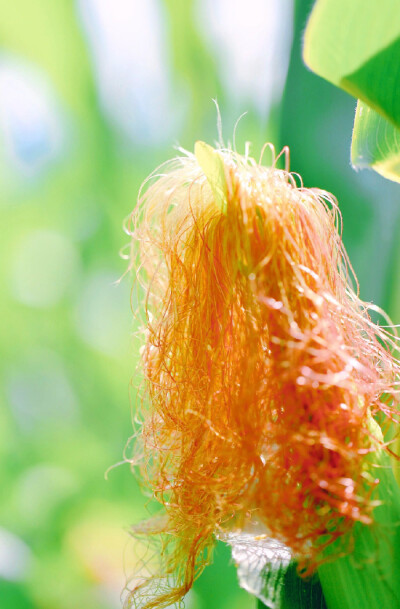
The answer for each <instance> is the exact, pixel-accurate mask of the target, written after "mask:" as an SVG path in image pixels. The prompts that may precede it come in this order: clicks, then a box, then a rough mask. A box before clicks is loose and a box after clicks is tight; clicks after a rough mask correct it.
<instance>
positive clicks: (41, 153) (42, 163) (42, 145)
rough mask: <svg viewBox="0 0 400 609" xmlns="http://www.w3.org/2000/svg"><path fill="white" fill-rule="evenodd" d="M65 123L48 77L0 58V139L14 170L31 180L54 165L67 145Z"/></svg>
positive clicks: (17, 61) (14, 59) (16, 61)
mask: <svg viewBox="0 0 400 609" xmlns="http://www.w3.org/2000/svg"><path fill="white" fill-rule="evenodd" d="M64 119H65V117H64V116H63V114H62V112H61V108H60V104H59V102H58V100H57V98H56V94H55V91H54V89H53V88H52V86H51V82H50V80H49V78H48V77H47V75H46V73H45V72H44V71H42V70H39V69H38V68H36V67H34V66H33V65H31V64H29V63H28V62H24V61H22V60H20V59H18V58H17V57H15V56H13V55H8V54H7V55H6V54H4V53H2V54H0V139H1V140H2V141H3V148H4V152H5V156H6V160H7V161H8V162H9V163H10V164H11V166H12V167H14V168H15V169H16V170H17V171H20V172H21V173H23V174H24V175H25V176H27V177H29V176H34V175H36V174H38V173H40V172H41V170H42V169H44V168H45V167H46V166H47V165H48V164H49V163H50V162H52V161H54V160H55V159H56V158H57V157H58V156H59V155H60V153H61V152H62V150H63V147H64V144H65V139H66V138H65V125H64Z"/></svg>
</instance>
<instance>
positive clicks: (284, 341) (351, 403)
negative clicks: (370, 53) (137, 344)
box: [126, 143, 399, 609]
mask: <svg viewBox="0 0 400 609" xmlns="http://www.w3.org/2000/svg"><path fill="white" fill-rule="evenodd" d="M275 161H276V159H275ZM275 161H274V162H273V164H272V166H270V167H265V166H262V165H261V164H260V163H258V162H256V161H255V160H254V159H252V158H250V157H249V156H248V154H246V155H245V156H241V155H239V154H237V153H236V152H233V151H232V150H230V149H223V148H218V149H217V150H214V149H212V148H210V147H208V146H207V145H205V144H203V143H198V144H197V146H196V154H191V153H189V152H185V151H181V156H180V157H179V158H175V159H174V160H172V161H169V162H168V163H166V164H164V165H162V166H161V168H159V169H158V170H156V172H155V173H154V174H152V175H151V176H150V178H149V179H148V180H147V181H146V183H145V184H144V186H143V187H142V191H141V193H140V195H139V200H138V204H137V206H136V208H135V210H134V211H133V213H132V216H131V217H130V219H129V221H128V223H127V230H128V232H129V234H130V235H131V236H132V247H131V256H130V267H131V268H132V269H133V270H134V271H135V273H136V276H137V282H138V284H140V286H142V287H143V288H144V293H145V297H144V306H143V307H142V310H143V311H144V312H145V322H144V328H143V330H144V336H145V339H144V346H143V347H142V352H141V361H142V369H143V375H144V381H143V388H142V390H141V408H140V426H139V429H138V431H137V434H136V435H137V437H136V440H135V442H136V449H135V453H136V454H135V456H134V457H132V459H131V460H132V463H133V464H134V465H135V467H136V465H137V464H138V463H139V465H140V472H141V476H142V479H143V481H144V484H145V486H146V487H147V488H148V489H149V490H150V492H151V494H152V495H153V496H154V497H155V498H156V499H157V500H158V501H159V502H160V503H161V504H162V506H163V508H164V511H163V513H162V515H159V516H158V517H157V518H155V519H154V520H153V521H150V522H146V523H144V524H142V525H138V526H136V527H134V535H136V536H137V537H138V538H143V537H144V538H145V539H147V540H148V544H149V545H151V544H152V543H153V544H154V552H153V554H152V555H151V556H150V558H149V559H146V560H143V563H142V567H141V569H140V570H139V572H138V574H137V575H135V577H134V578H133V579H132V582H131V587H130V593H129V595H128V599H127V601H126V605H127V606H128V607H141V608H146V609H150V608H151V607H165V606H168V605H170V604H171V603H173V602H178V603H179V602H180V599H182V598H183V596H184V595H185V594H186V593H187V592H188V591H189V590H190V588H191V586H192V584H193V581H194V579H195V578H196V577H198V576H199V574H200V573H201V571H202V570H203V568H204V566H206V565H207V564H208V563H209V562H210V560H211V557H212V550H213V547H214V545H215V541H216V537H218V536H222V537H223V535H224V534H226V533H227V532H228V531H241V530H243V529H245V528H246V526H247V523H249V522H254V521H256V522H258V523H260V525H262V526H263V527H264V528H265V531H266V532H267V535H268V537H271V538H274V539H276V540H278V541H279V542H280V543H284V544H285V545H286V546H288V547H289V548H290V550H291V551H292V553H293V556H295V557H296V560H297V561H298V562H299V565H300V567H301V568H302V569H303V572H304V573H305V574H310V573H312V572H313V571H314V570H315V569H316V568H317V567H318V565H319V564H320V563H321V561H323V551H324V548H325V547H326V546H327V545H328V544H331V543H332V542H333V541H335V540H337V539H338V538H340V537H343V536H344V534H346V533H348V532H349V531H351V529H352V527H353V525H354V523H355V522H362V523H365V524H370V523H371V522H372V521H373V513H372V512H373V509H374V507H375V505H376V501H375V500H374V494H375V489H376V488H377V485H378V484H379V480H378V479H377V472H376V470H374V468H373V467H371V458H368V459H367V458H365V456H366V455H367V454H368V453H373V452H374V451H376V450H377V448H381V449H382V450H385V451H387V452H392V449H391V444H390V443H384V441H383V439H382V436H381V434H380V433H376V425H371V420H372V419H371V417H374V418H375V419H379V421H380V422H381V423H384V422H385V421H386V423H387V424H390V425H392V426H393V423H396V413H397V402H398V386H397V382H398V381H397V379H398V377H399V362H398V360H397V359H396V358H395V357H394V355H393V352H394V351H395V348H396V342H395V341H396V337H395V336H394V335H393V334H392V333H391V332H392V331H391V330H389V329H388V326H379V325H376V324H375V323H373V322H372V320H371V318H370V315H369V308H370V307H369V305H368V304H366V303H364V302H362V301H361V300H360V298H359V296H358V284H357V280H356V278H355V276H354V273H353V271H352V268H351V265H350V263H349V260H348V256H347V254H346V251H345V249H344V246H343V243H342V237H341V215H340V212H339V209H338V205H337V202H336V199H335V198H334V197H333V196H332V195H331V194H329V193H327V192H325V191H322V190H318V189H308V188H304V187H303V185H302V182H301V178H299V176H297V175H295V174H291V173H289V172H288V171H287V170H282V169H278V168H277V167H276V165H277V163H276V162H275ZM140 289H142V288H140ZM344 538H346V539H349V536H347V537H346V536H345V537H343V539H344ZM350 539H351V534H350ZM146 543H147V542H146ZM157 544H158V545H157ZM347 546H351V542H346V548H344V551H348V550H349V547H347Z"/></svg>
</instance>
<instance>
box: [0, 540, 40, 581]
mask: <svg viewBox="0 0 400 609" xmlns="http://www.w3.org/2000/svg"><path fill="white" fill-rule="evenodd" d="M31 563H32V552H31V550H30V549H29V547H28V546H27V544H26V543H25V542H24V541H22V539H20V538H19V537H17V536H16V535H14V534H13V533H11V532H10V531H7V530H6V529H2V528H0V578H4V579H8V580H11V581H22V580H24V579H25V578H26V577H27V575H28V572H29V569H30V567H31Z"/></svg>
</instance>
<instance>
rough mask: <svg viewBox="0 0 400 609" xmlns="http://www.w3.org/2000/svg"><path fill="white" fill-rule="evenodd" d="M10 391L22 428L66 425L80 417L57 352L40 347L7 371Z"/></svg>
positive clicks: (26, 429) (8, 391)
mask: <svg viewBox="0 0 400 609" xmlns="http://www.w3.org/2000/svg"><path fill="white" fill-rule="evenodd" d="M6 392H7V397H8V400H9V402H10V404H11V410H12V413H13V415H14V417H15V419H16V420H17V422H18V424H19V426H20V427H21V429H24V430H25V431H27V432H29V431H31V430H32V429H34V428H35V427H37V428H43V426H47V425H52V426H54V425H57V424H58V425H60V424H62V425H66V424H71V423H74V422H75V421H76V419H77V411H78V405H77V399H76V396H75V393H74V390H73V388H72V386H71V383H70V381H69V379H68V376H67V373H66V370H65V368H64V365H63V363H62V361H61V360H60V358H59V357H58V355H57V353H55V352H53V351H47V350H45V349H37V350H35V351H33V352H32V353H30V354H28V355H27V356H26V357H25V358H24V359H23V360H22V361H21V363H20V366H19V367H18V368H12V369H10V370H9V371H8V373H7V374H6Z"/></svg>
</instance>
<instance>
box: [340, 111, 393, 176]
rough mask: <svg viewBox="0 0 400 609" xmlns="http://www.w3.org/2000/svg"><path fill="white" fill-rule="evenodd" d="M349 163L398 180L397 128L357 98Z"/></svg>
mask: <svg viewBox="0 0 400 609" xmlns="http://www.w3.org/2000/svg"><path fill="white" fill-rule="evenodd" d="M351 162H352V163H353V165H354V167H360V168H361V169H363V168H365V167H372V168H373V169H375V171H377V172H378V173H380V174H381V175H382V176H383V177H384V178H388V179H389V180H393V181H395V182H400V130H399V129H398V128H397V127H395V126H394V125H393V123H390V122H389V121H388V120H386V119H385V118H383V116H381V115H380V114H378V112H375V110H372V108H370V107H369V106H368V105H367V104H366V103H365V102H363V101H361V100H359V101H358V103H357V110H356V116H355V119H354V128H353V139H352V142H351Z"/></svg>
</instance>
